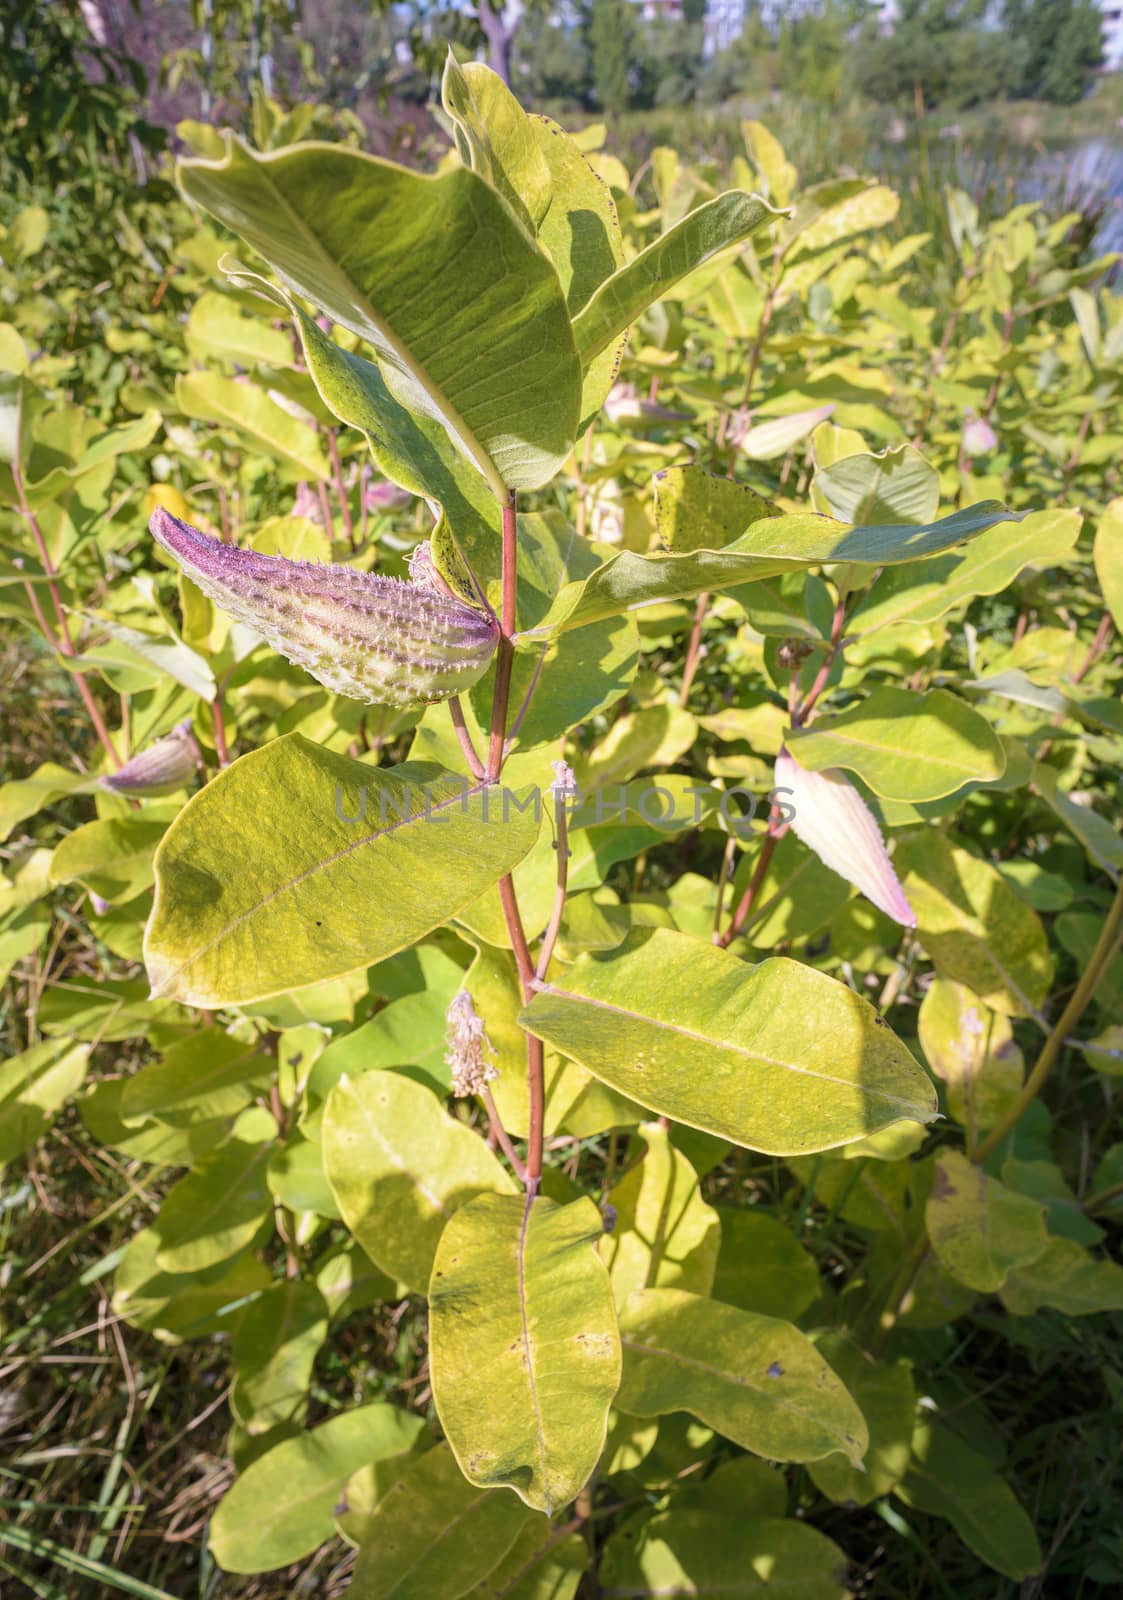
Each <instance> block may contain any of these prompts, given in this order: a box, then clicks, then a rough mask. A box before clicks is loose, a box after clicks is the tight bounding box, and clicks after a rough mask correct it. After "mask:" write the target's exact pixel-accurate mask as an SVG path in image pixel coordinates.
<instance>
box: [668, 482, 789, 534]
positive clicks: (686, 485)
mask: <svg viewBox="0 0 1123 1600" xmlns="http://www.w3.org/2000/svg"><path fill="white" fill-rule="evenodd" d="M653 482H654V489H655V528H656V531H657V533H658V535H659V542H660V544H661V545H662V546H663V548H664V549H666V550H675V551H691V550H720V549H721V548H722V547H723V546H725V545H727V544H732V543H733V541H734V540H735V539H739V538H740V537H741V536H742V534H743V533H744V532H745V530H746V528H749V527H751V526H752V524H753V523H754V522H759V521H760V519H761V518H762V517H779V516H782V515H783V513H782V512H781V511H780V509H779V507H778V506H774V505H773V504H772V502H771V501H770V500H765V499H764V498H763V496H762V495H759V494H757V492H756V490H755V489H750V488H749V486H748V484H746V483H737V482H735V481H734V480H733V479H732V478H715V477H714V476H713V474H712V473H709V472H704V471H703V470H702V468H701V467H665V468H664V469H663V471H662V472H657V473H656V474H655V478H654V480H653Z"/></svg>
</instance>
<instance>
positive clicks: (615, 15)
mask: <svg viewBox="0 0 1123 1600" xmlns="http://www.w3.org/2000/svg"><path fill="white" fill-rule="evenodd" d="M632 38H633V29H632V17H631V13H630V11H629V9H628V6H627V0H593V20H592V27H591V39H592V46H593V84H594V86H595V88H596V92H597V99H598V101H599V102H600V104H601V106H602V108H603V109H604V110H605V111H612V112H617V111H626V110H627V108H628V106H629V104H630V103H631V88H632Z"/></svg>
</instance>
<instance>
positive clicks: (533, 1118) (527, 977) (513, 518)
mask: <svg viewBox="0 0 1123 1600" xmlns="http://www.w3.org/2000/svg"><path fill="white" fill-rule="evenodd" d="M501 510H502V517H503V522H502V532H503V557H502V580H503V589H502V596H501V599H500V603H499V651H498V654H497V656H496V661H495V689H494V692H493V694H492V697H491V728H490V731H489V743H488V758H487V771H486V773H485V775H484V781H485V782H486V783H498V781H499V777H500V774H501V773H502V771H503V758H504V755H505V754H506V740H507V710H508V706H509V703H510V699H511V670H512V668H513V666H514V661H515V646H514V643H513V640H514V636H515V623H516V597H517V582H518V553H519V551H518V537H519V522H518V505H517V502H516V498H515V495H514V493H513V492H512V494H511V497H510V499H509V500H507V501H505V502H504V504H503V506H502V507H501ZM499 899H500V903H501V904H502V907H503V917H504V920H505V921H506V924H507V933H508V935H509V937H510V940H511V948H512V949H513V950H514V952H515V965H516V967H517V968H518V971H519V982H520V984H521V986H522V992H523V1001H524V1003H526V1002H528V1001H529V1000H530V997H531V995H532V993H533V983H534V963H533V962H532V960H531V958H530V946H529V945H528V944H527V940H526V930H525V928H524V927H523V921H522V916H521V915H520V912H519V901H518V896H517V894H516V893H515V884H514V880H513V878H512V877H511V875H510V873H507V875H506V876H505V877H503V878H500V880H499ZM526 1073H527V1093H528V1096H529V1101H530V1125H529V1128H528V1130H527V1135H528V1137H527V1152H526V1165H525V1168H524V1169H523V1172H522V1174H521V1176H522V1179H523V1183H524V1185H525V1188H526V1198H527V1205H528V1206H529V1205H531V1204H532V1203H533V1201H534V1199H535V1197H536V1195H537V1194H538V1185H539V1183H540V1182H541V1178H542V1146H543V1136H544V1132H545V1125H546V1066H545V1052H544V1050H543V1046H542V1041H541V1039H536V1038H535V1037H534V1035H533V1034H532V1033H528V1034H527V1035H526ZM516 1170H517V1169H516Z"/></svg>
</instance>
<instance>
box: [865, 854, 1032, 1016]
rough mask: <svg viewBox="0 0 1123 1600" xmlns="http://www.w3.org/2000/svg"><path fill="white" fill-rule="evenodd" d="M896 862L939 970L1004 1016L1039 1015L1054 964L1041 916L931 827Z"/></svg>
mask: <svg viewBox="0 0 1123 1600" xmlns="http://www.w3.org/2000/svg"><path fill="white" fill-rule="evenodd" d="M895 861H896V866H897V872H898V874H899V876H900V878H901V882H902V884H903V887H904V891H905V893H906V895H907V896H908V899H909V904H910V905H911V906H912V908H913V910H914V911H915V913H916V919H917V928H916V934H917V938H918V939H919V940H920V943H921V944H922V945H923V947H924V949H925V950H926V951H927V953H928V954H929V955H930V956H931V958H932V962H933V965H934V966H935V967H936V970H937V971H938V972H940V973H941V974H942V975H943V976H944V977H947V978H952V979H954V980H955V981H956V982H957V983H962V984H965V985H966V986H967V988H968V989H971V990H973V991H974V993H975V994H977V995H978V996H979V998H980V999H981V1000H984V1001H985V1002H986V1003H987V1005H989V1006H991V1007H992V1008H993V1009H994V1010H995V1011H1001V1012H1002V1013H1003V1014H1004V1015H1005V1016H1010V1017H1021V1016H1027V1015H1031V1014H1032V1013H1033V1012H1035V1011H1037V1010H1038V1009H1039V1008H1040V1006H1041V1005H1042V1004H1043V1002H1044V1000H1045V997H1046V995H1047V994H1048V993H1049V986H1050V984H1051V983H1052V979H1053V959H1052V956H1051V955H1050V953H1049V944H1048V941H1047V939H1046V937H1045V930H1044V928H1043V927H1042V926H1041V921H1040V919H1039V917H1038V916H1037V914H1036V912H1035V911H1033V910H1032V908H1031V907H1030V906H1028V905H1027V904H1026V902H1025V901H1024V900H1023V899H1022V897H1021V895H1019V894H1018V892H1017V890H1016V889H1015V888H1014V887H1013V886H1012V885H1011V884H1010V883H1008V882H1007V881H1006V879H1005V878H1004V877H1003V876H1002V874H1001V873H1000V872H999V871H998V870H997V869H996V868H995V867H992V866H991V865H990V863H989V861H983V860H981V859H980V858H979V857H978V856H974V855H971V854H970V853H969V852H968V851H966V850H960V849H956V848H955V847H954V846H953V845H952V844H950V843H949V841H948V840H947V839H946V838H944V837H943V836H942V835H941V834H939V833H937V832H936V830H935V829H933V828H929V829H926V830H925V831H924V832H921V833H914V834H910V835H909V836H908V838H906V839H904V840H902V841H901V844H900V846H899V848H898V850H897V854H896V857H895Z"/></svg>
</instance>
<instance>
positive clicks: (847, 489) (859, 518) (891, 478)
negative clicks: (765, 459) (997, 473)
mask: <svg viewBox="0 0 1123 1600" xmlns="http://www.w3.org/2000/svg"><path fill="white" fill-rule="evenodd" d="M815 490H816V492H817V493H816V499H817V503H818V504H820V505H823V506H825V507H826V509H827V510H828V511H829V512H830V514H831V516H832V517H838V518H839V520H840V521H842V522H869V523H874V524H877V523H879V522H897V523H900V522H906V523H907V522H911V523H916V524H917V525H921V524H924V523H929V522H933V521H934V520H935V517H936V512H937V510H938V509H939V505H940V475H939V473H938V472H937V471H936V469H935V468H934V467H930V466H929V465H928V463H927V461H925V459H924V457H923V456H922V455H921V454H920V451H919V450H914V449H913V447H912V446H911V445H908V444H903V445H898V446H897V447H896V448H895V449H890V450H883V451H882V452H881V454H880V455H866V454H864V453H862V454H858V455H852V456H843V458H842V460H841V461H836V462H834V463H833V464H832V465H831V466H829V467H823V468H821V469H820V471H818V472H817V473H816V474H815Z"/></svg>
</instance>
